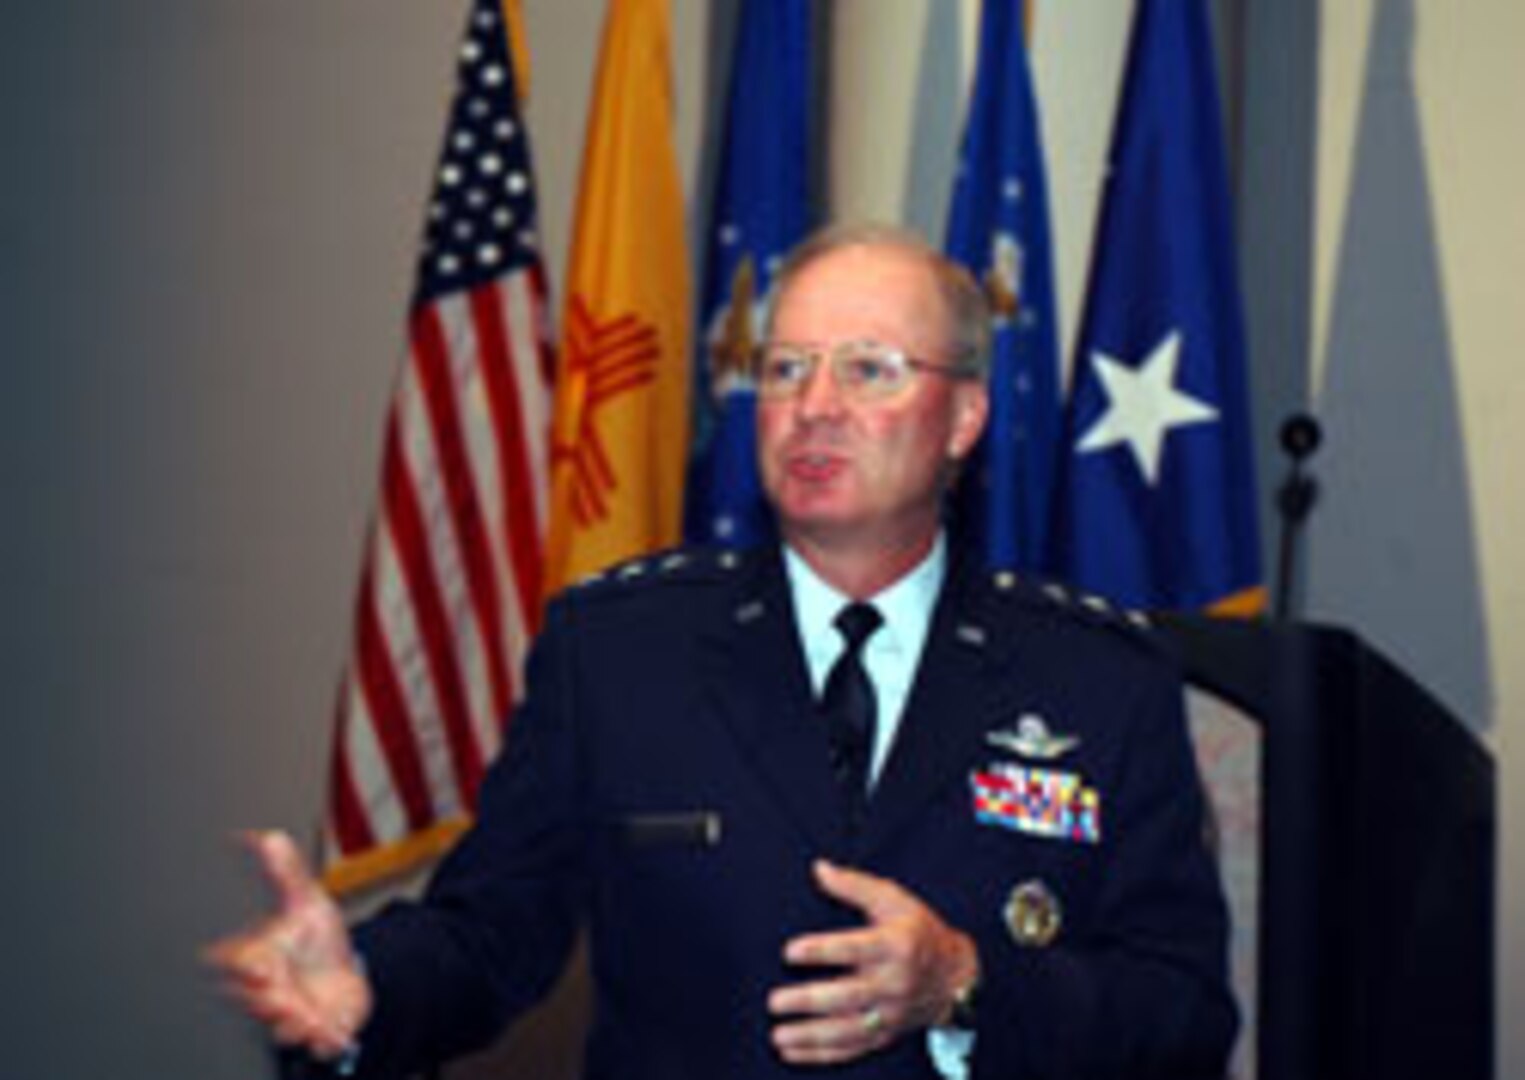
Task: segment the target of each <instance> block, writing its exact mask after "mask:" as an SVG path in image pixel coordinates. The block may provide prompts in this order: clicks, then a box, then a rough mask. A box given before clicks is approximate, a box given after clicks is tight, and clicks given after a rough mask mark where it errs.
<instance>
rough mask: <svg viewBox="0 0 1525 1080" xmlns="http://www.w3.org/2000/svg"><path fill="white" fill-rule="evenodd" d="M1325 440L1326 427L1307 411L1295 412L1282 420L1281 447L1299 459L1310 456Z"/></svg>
mask: <svg viewBox="0 0 1525 1080" xmlns="http://www.w3.org/2000/svg"><path fill="white" fill-rule="evenodd" d="M1323 440H1324V429H1323V428H1321V427H1319V422H1318V421H1317V420H1315V419H1314V418H1313V417H1312V416H1309V415H1308V414H1307V413H1301V412H1300V413H1293V414H1292V415H1291V416H1289V417H1287V418H1286V420H1284V421H1282V425H1281V448H1282V449H1283V450H1285V451H1286V452H1287V453H1288V454H1290V455H1291V456H1292V457H1293V458H1294V459H1296V460H1297V461H1301V460H1303V459H1304V458H1306V457H1309V456H1310V455H1311V454H1312V453H1313V452H1314V451H1315V450H1317V449H1318V447H1319V443H1321V442H1322V441H1323Z"/></svg>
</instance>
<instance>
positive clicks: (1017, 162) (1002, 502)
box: [947, 0, 1060, 570]
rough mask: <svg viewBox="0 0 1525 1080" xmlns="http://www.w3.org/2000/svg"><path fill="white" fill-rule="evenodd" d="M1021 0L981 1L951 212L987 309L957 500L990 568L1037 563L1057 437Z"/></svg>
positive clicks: (1047, 264)
mask: <svg viewBox="0 0 1525 1080" xmlns="http://www.w3.org/2000/svg"><path fill="white" fill-rule="evenodd" d="M1023 30H1024V27H1023V5H1022V4H1021V2H1020V0H987V2H986V3H985V4H984V6H983V11H982V14H981V16H980V47H979V60H978V66H977V70H976V73H975V81H974V93H973V97H972V99H971V101H970V105H969V115H968V118H967V121H966V123H965V126H964V141H963V147H962V149H961V151H960V154H959V163H958V173H957V177H956V179H955V181H954V188H953V205H952V209H951V211H950V213H949V217H948V235H947V250H948V254H949V255H951V256H953V257H954V258H955V259H957V260H959V261H960V262H962V263H963V264H964V265H966V266H968V267H969V269H970V270H971V271H972V272H973V273H974V274H975V275H976V276H977V277H978V278H979V280H980V282H981V284H982V285H983V286H984V288H985V291H986V294H987V296H988V297H989V299H990V301H991V306H992V309H993V314H994V322H993V325H992V330H993V342H992V345H993V352H992V358H991V360H992V366H991V377H990V419H989V426H988V428H987V429H986V433H985V437H984V439H983V440H981V443H980V445H979V447H978V448H977V449H976V451H975V454H974V456H973V458H972V460H971V461H970V463H969V465H968V467H967V468H966V470H965V473H964V477H963V480H962V482H961V485H960V489H959V494H958V514H959V520H960V524H961V527H962V528H963V529H965V530H966V531H968V532H970V533H972V534H973V536H974V537H976V538H977V542H978V543H979V544H980V547H981V550H982V551H983V552H984V555H985V558H986V560H987V561H988V562H989V563H990V564H991V565H992V566H999V567H1007V568H1020V569H1024V570H1032V569H1036V568H1037V567H1038V566H1039V565H1040V563H1041V560H1042V557H1043V551H1044V547H1043V545H1044V537H1045V534H1046V532H1047V523H1048V514H1049V503H1050V498H1051V495H1052V491H1053V472H1054V456H1055V445H1056V440H1057V438H1058V434H1059V400H1060V399H1059V332H1058V326H1057V322H1056V315H1055V302H1054V281H1053V265H1052V264H1053V260H1052V257H1051V255H1050V251H1049V222H1048V185H1047V181H1046V180H1045V177H1044V167H1043V148H1042V147H1043V139H1042V132H1041V130H1040V124H1039V118H1038V108H1037V102H1036V101H1035V100H1034V97H1033V87H1032V78H1031V75H1030V74H1029V71H1028V65H1027V43H1026V40H1025V36H1024V32H1023Z"/></svg>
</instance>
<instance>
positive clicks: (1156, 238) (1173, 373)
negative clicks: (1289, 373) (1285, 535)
mask: <svg viewBox="0 0 1525 1080" xmlns="http://www.w3.org/2000/svg"><path fill="white" fill-rule="evenodd" d="M1209 30H1210V28H1209V25H1208V17H1207V9H1206V6H1205V4H1204V3H1203V2H1202V0H1140V2H1139V4H1138V7H1137V9H1136V12H1135V16H1134V23H1133V34H1132V40H1131V43H1130V45H1129V49H1128V61H1127V70H1126V72H1125V75H1124V79H1123V90H1122V99H1121V102H1120V104H1119V107H1118V113H1117V120H1116V126H1115V128H1114V129H1113V133H1112V151H1111V156H1110V162H1109V163H1110V171H1109V174H1108V179H1107V186H1106V190H1105V192H1104V194H1103V207H1102V215H1101V221H1100V224H1099V227H1098V228H1097V232H1096V246H1095V250H1094V252H1093V254H1092V262H1091V282H1090V292H1089V294H1088V295H1087V298H1086V310H1085V317H1084V319H1083V320H1082V323H1081V332H1080V337H1079V339H1078V343H1077V347H1076V352H1075V374H1074V380H1073V391H1072V394H1071V399H1070V404H1069V409H1068V411H1067V414H1066V417H1065V450H1064V454H1063V455H1062V462H1061V480H1060V493H1059V510H1058V513H1057V514H1056V520H1055V547H1054V553H1055V558H1054V564H1053V569H1054V571H1055V572H1056V573H1057V574H1058V576H1060V577H1061V578H1064V579H1066V580H1068V581H1070V582H1071V583H1073V584H1075V585H1077V586H1080V587H1081V588H1084V589H1088V590H1092V591H1095V592H1098V593H1101V594H1103V595H1105V596H1108V597H1110V598H1112V599H1113V600H1115V601H1116V602H1118V603H1121V604H1125V605H1128V606H1132V607H1145V608H1165V609H1176V610H1189V609H1203V608H1213V609H1215V610H1219V611H1223V612H1236V613H1241V614H1248V613H1251V612H1254V611H1257V610H1259V609H1260V608H1261V607H1262V606H1263V602H1264V590H1263V587H1262V578H1261V563H1260V534H1259V529H1258V526H1257V524H1256V496H1255V469H1254V462H1253V458H1252V447H1251V428H1250V413H1249V393H1248V389H1247V386H1246V370H1245V344H1244V320H1243V313H1242V310H1241V302H1240V294H1239V283H1238V274H1237V271H1236V267H1235V256H1234V238H1233V230H1232V221H1231V217H1230V208H1229V195H1228V181H1227V174H1226V169H1225V164H1224V152H1223V141H1222V130H1221V123H1222V121H1221V117H1220V115H1219V109H1218V85H1217V79H1216V75H1215V74H1214V70H1213V55H1212V39H1211V36H1210V33H1209Z"/></svg>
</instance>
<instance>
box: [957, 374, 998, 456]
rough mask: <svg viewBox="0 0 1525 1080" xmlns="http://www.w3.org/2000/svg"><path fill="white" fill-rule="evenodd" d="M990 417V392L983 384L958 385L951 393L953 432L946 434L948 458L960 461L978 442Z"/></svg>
mask: <svg viewBox="0 0 1525 1080" xmlns="http://www.w3.org/2000/svg"><path fill="white" fill-rule="evenodd" d="M989 415H990V392H989V391H988V390H986V389H985V384H984V383H983V382H979V383H960V384H959V385H958V386H956V387H954V392H953V430H952V431H951V432H949V434H948V456H949V457H950V458H953V459H954V460H955V461H962V460H964V458H966V457H968V456H969V451H971V450H973V449H974V444H975V443H976V442H978V441H979V438H980V432H982V431H984V430H985V421H986V419H987V418H988V417H989Z"/></svg>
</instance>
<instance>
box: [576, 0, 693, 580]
mask: <svg viewBox="0 0 1525 1080" xmlns="http://www.w3.org/2000/svg"><path fill="white" fill-rule="evenodd" d="M668 54H669V46H668V25H667V0H611V3H610V5H609V9H608V13H607V15H606V16H605V22H604V38H603V45H602V47H601V51H600V54H599V64H598V76H597V84H596V85H595V87H594V92H593V104H592V108H591V110H590V112H589V119H588V134H587V142H586V144H585V145H584V148H583V163H582V179H581V186H580V188H579V191H578V201H577V219H576V225H575V228H574V232H573V240H572V254H571V259H570V263H569V266H568V271H567V273H568V277H567V287H566V292H565V295H566V298H567V299H566V308H565V310H564V312H563V315H562V320H561V355H560V360H559V365H558V368H557V372H556V398H555V416H554V423H553V430H552V433H551V514H550V535H549V537H548V539H547V542H546V589H547V595H550V594H552V593H554V592H555V591H556V590H558V589H559V588H561V587H562V586H563V585H566V584H567V583H569V582H572V581H576V580H577V579H578V578H580V577H582V576H584V575H585V574H588V573H591V572H593V571H595V570H598V569H601V568H602V567H604V566H606V565H607V564H609V563H610V562H614V561H616V560H619V559H626V558H630V557H632V556H635V555H639V554H641V553H643V552H646V551H651V550H654V549H656V548H659V547H662V546H665V545H669V544H673V543H675V542H676V541H677V540H678V537H679V530H680V525H681V516H682V509H683V507H682V499H683V471H684V464H685V461H686V457H687V453H688V431H689V416H688V397H687V395H688V385H689V372H688V363H689V361H688V354H689V344H688V335H689V325H688V324H689V317H690V316H689V281H688V262H687V259H688V246H687V244H686V243H685V241H684V236H683V191H682V185H681V183H680V181H679V178H678V166H677V158H676V154H675V153H674V149H673V138H672V87H671V71H670V66H669V55H668Z"/></svg>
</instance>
